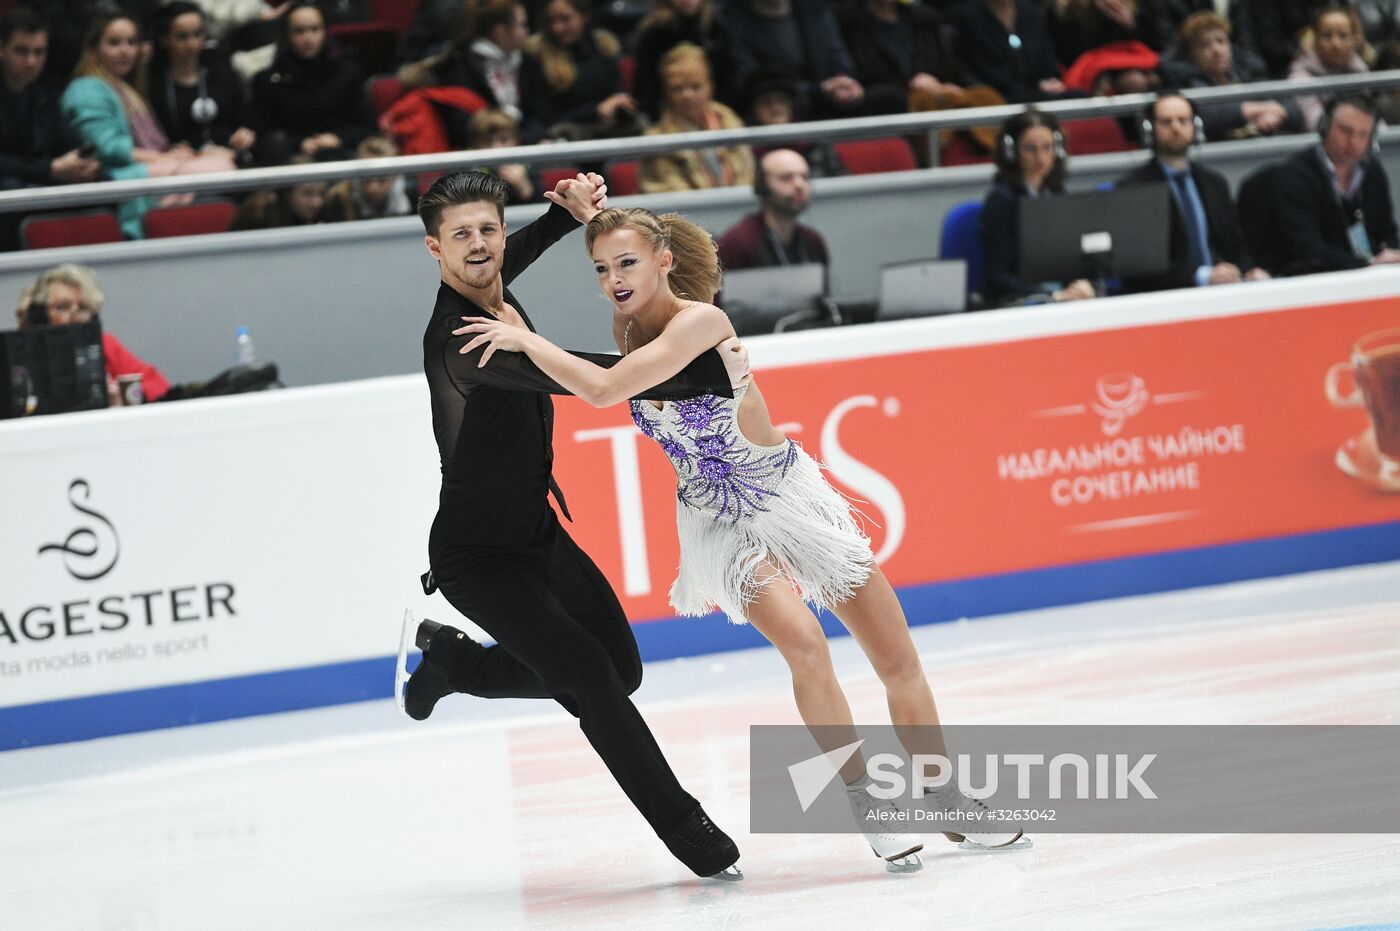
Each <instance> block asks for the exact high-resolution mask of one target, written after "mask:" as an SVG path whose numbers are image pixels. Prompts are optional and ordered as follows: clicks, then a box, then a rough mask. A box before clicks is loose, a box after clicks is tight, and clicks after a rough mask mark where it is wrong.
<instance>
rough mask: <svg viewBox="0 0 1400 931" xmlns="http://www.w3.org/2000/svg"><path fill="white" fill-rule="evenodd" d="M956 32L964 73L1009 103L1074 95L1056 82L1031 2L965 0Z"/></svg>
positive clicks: (1051, 49)
mask: <svg viewBox="0 0 1400 931" xmlns="http://www.w3.org/2000/svg"><path fill="white" fill-rule="evenodd" d="M958 32H959V35H960V36H961V39H962V46H961V52H962V56H963V61H964V62H965V63H966V64H967V67H968V70H969V71H970V72H971V73H972V75H973V76H974V77H975V78H976V79H977V80H978V82H980V83H982V84H986V85H988V86H990V87H994V88H996V89H997V90H998V91H1000V92H1001V95H1002V96H1003V97H1005V98H1006V99H1007V100H1009V101H1011V102H1012V103H1024V102H1031V101H1037V100H1054V99H1057V98H1060V97H1068V96H1077V92H1073V91H1070V90H1069V88H1067V87H1066V86H1065V83H1064V81H1063V80H1061V77H1060V65H1059V62H1057V61H1056V60H1055V45H1054V43H1053V41H1052V40H1051V38H1050V30H1049V29H1048V28H1047V27H1046V25H1045V17H1044V14H1042V13H1041V12H1040V7H1039V6H1038V5H1037V4H1036V3H1035V2H1034V0H968V3H967V4H966V5H965V6H964V7H963V14H962V17H961V20H960V22H959V26H958Z"/></svg>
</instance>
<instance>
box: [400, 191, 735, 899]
mask: <svg viewBox="0 0 1400 931" xmlns="http://www.w3.org/2000/svg"><path fill="white" fill-rule="evenodd" d="M605 192H606V188H605V187H604V186H603V182H602V178H600V177H599V176H597V175H589V176H586V177H585V176H584V175H579V176H578V177H577V178H576V179H567V180H564V181H561V182H560V183H559V185H558V186H557V187H556V188H555V190H554V191H549V192H546V194H545V196H546V197H547V198H548V199H549V200H550V201H551V202H552V204H553V206H551V207H550V208H549V210H548V212H546V213H545V215H544V216H543V217H541V218H540V219H539V220H536V221H535V222H534V223H531V224H530V225H529V226H526V227H524V228H523V229H521V230H520V231H518V232H516V233H513V234H511V235H510V236H509V237H507V236H506V229H505V212H504V208H505V203H506V186H505V184H504V183H503V182H502V181H501V180H500V179H498V178H495V177H492V176H490V175H487V174H483V173H480V172H459V173H457V174H452V175H447V176H445V177H443V178H441V179H439V180H438V181H437V182H436V183H434V184H433V186H432V187H431V188H429V190H428V192H427V193H426V194H424V195H423V197H422V198H421V199H420V200H419V202H418V214H419V217H420V218H421V219H422V220H423V225H424V227H425V228H426V230H427V235H426V237H425V241H426V244H427V247H428V252H429V253H431V254H432V256H433V258H435V259H437V260H438V262H439V266H440V268H441V277H442V284H441V286H440V287H439V288H438V296H437V303H436V306H435V307H434V308H433V315H432V319H431V320H430V321H429V323H428V329H427V331H426V332H425V333H424V335H423V367H424V369H425V371H426V374H427V377H428V386H429V389H430V391H431V394H432V409H433V430H434V432H435V434H436V436H437V442H438V451H439V454H440V455H441V458H442V490H441V493H440V495H439V502H438V513H437V517H436V519H435V520H434V521H433V527H432V531H431V534H430V536H429V540H428V555H429V564H430V567H431V569H430V571H429V572H428V574H426V575H425V576H424V577H423V588H424V590H425V591H426V592H428V593H429V594H431V593H432V592H433V591H434V590H436V589H441V591H442V593H443V595H444V596H445V597H446V598H447V600H448V601H449V602H451V604H452V606H453V607H454V608H456V609H457V610H458V611H459V612H461V613H462V614H463V615H465V616H466V617H469V618H470V619H471V620H472V621H473V622H474V623H475V624H477V625H478V626H479V627H481V628H482V629H483V630H485V631H487V632H488V633H489V634H490V635H491V636H492V637H493V638H495V640H496V645H495V646H491V647H484V646H482V645H481V644H478V643H476V642H475V641H473V640H472V639H470V638H469V637H467V636H466V634H464V633H463V632H462V631H459V630H456V629H454V628H452V627H448V626H446V625H441V624H436V623H434V622H432V621H424V622H423V623H422V624H419V625H417V628H416V631H415V630H414V629H413V625H412V624H411V620H410V619H406V620H405V623H404V632H403V637H402V639H401V641H400V649H399V682H397V683H396V686H395V689H396V693H397V697H398V700H399V702H400V705H401V707H403V708H404V710H405V711H406V712H407V713H408V714H409V715H410V716H411V717H413V718H415V719H417V720H422V719H424V718H426V717H428V715H430V714H431V713H432V710H433V706H434V705H435V704H436V703H437V701H438V699H440V698H442V697H443V696H444V695H447V694H450V693H452V692H465V693H467V694H470V695H478V696H481V697H483V698H553V699H554V700H555V701H557V702H559V704H561V705H563V706H564V708H565V709H567V710H568V711H569V713H570V714H572V715H574V716H575V717H577V718H578V719H579V726H580V728H581V729H582V730H583V733H584V735H585V736H586V737H587V739H588V741H589V743H591V744H592V745H593V748H594V750H596V751H597V753H598V755H599V756H600V757H602V759H603V762H604V763H605V764H606V765H607V767H608V770H609V771H610V772H611V773H612V774H613V778H615V779H616V780H617V782H618V785H619V786H621V787H622V790H623V792H625V793H626V794H627V797H628V798H629V799H631V800H632V803H633V804H634V805H635V806H636V807H637V810H638V811H640V812H641V814H642V816H643V817H644V818H646V819H647V821H648V823H650V825H651V827H652V829H653V830H654V831H655V832H656V834H657V836H658V837H660V838H661V840H662V841H663V842H664V843H665V844H666V846H667V847H668V848H669V849H670V850H671V852H672V853H673V854H674V855H675V856H676V858H677V859H679V860H680V861H681V862H682V863H684V864H685V865H686V866H687V867H689V868H690V869H691V870H692V871H693V872H695V873H696V874H697V875H699V876H710V877H715V878H719V879H739V878H742V874H741V873H740V872H739V870H738V868H737V867H735V866H734V863H735V861H736V860H738V858H739V850H738V848H737V847H736V846H735V845H734V842H733V841H732V840H731V839H730V838H729V837H728V836H727V835H725V833H724V832H723V831H721V830H719V828H717V827H715V825H714V824H713V823H712V822H711V821H710V819H709V818H708V817H707V816H706V814H705V811H704V809H702V808H701V807H700V803H699V802H697V801H696V800H695V799H694V798H692V797H691V796H690V795H689V794H688V793H687V792H686V791H685V790H684V789H682V788H681V785H680V783H679V782H678V781H677V779H676V776H675V774H674V773H673V772H672V771H671V768H670V766H669V765H668V764H667V762H666V759H665V757H664V756H663V755H662V753H661V748H660V747H659V746H657V743H656V740H655V738H654V737H653V736H652V734H651V731H650V729H648V727H647V725H646V722H645V721H643V720H642V717H641V714H640V713H638V711H637V708H636V706H635V705H633V704H632V701H631V699H629V698H628V695H630V694H631V693H632V692H633V691H635V690H636V688H637V686H638V685H639V684H640V683H641V677H642V664H641V659H640V657H639V655H638V652H637V643H636V639H635V638H634V637H633V635H632V630H631V627H630V626H629V625H628V623H627V618H626V616H625V615H624V614H623V611H622V606H621V605H620V604H619V603H618V600H617V596H616V595H615V594H614V593H613V591H612V589H611V588H610V587H609V585H608V583H607V580H606V579H604V578H603V575H602V573H601V572H599V571H598V568H597V567H596V566H595V565H594V564H593V562H592V560H590V559H589V558H588V556H587V555H586V554H585V553H584V552H583V551H582V550H581V549H579V547H578V546H577V545H576V544H575V543H574V541H573V540H572V539H571V538H570V537H569V534H568V533H567V532H566V531H565V530H564V528H563V527H562V526H561V525H560V524H559V521H558V519H557V518H556V517H555V514H554V511H553V510H552V509H551V508H550V506H549V503H548V501H547V500H546V496H547V494H548V493H553V495H554V499H555V501H556V502H557V503H558V505H559V510H560V511H561V512H562V513H563V514H564V516H565V517H566V518H567V517H569V510H568V506H567V505H566V504H565V502H564V495H563V493H562V492H561V491H560V489H559V486H558V484H556V483H555V481H554V478H553V476H552V475H551V474H550V464H551V462H552V461H553V458H554V451H553V444H552V435H553V414H554V408H553V403H552V402H551V400H550V397H549V395H550V394H551V393H553V394H567V393H568V392H567V391H566V390H565V389H564V388H562V387H560V386H559V385H558V384H557V383H555V382H554V381H552V380H551V379H549V378H548V377H547V376H545V375H544V374H543V373H542V372H541V371H540V370H539V369H538V368H537V367H536V366H535V365H534V363H532V362H530V361H529V359H528V358H527V357H526V356H524V355H523V354H521V353H499V354H497V355H496V356H493V357H492V358H491V359H490V361H489V362H488V364H487V365H486V366H484V367H480V366H479V363H480V361H481V355H482V351H481V350H479V349H478V350H476V351H474V352H471V353H468V354H466V355H462V354H460V353H459V352H458V350H459V349H461V347H462V346H463V345H464V344H465V343H466V342H467V341H468V340H469V338H470V337H454V336H453V335H452V330H454V329H455V328H457V327H459V326H461V324H462V319H463V318H464V317H494V318H497V319H500V320H504V321H506V322H509V323H511V324H513V325H516V326H522V327H529V328H530V329H533V326H532V325H531V324H530V320H529V318H528V317H526V316H525V312H524V309H523V308H522V307H521V306H520V302H519V301H518V300H517V299H516V298H515V296H514V295H512V294H511V293H510V291H509V290H508V289H507V285H509V283H510V282H511V281H513V280H514V279H515V277H516V276H517V275H519V274H520V273H521V272H522V271H524V270H525V269H526V268H527V267H528V266H529V265H530V263H531V262H533V261H534V260H535V259H537V258H538V257H539V256H540V254H541V253H542V252H544V250H545V249H546V248H548V247H549V246H550V245H552V244H553V243H555V242H557V241H558V240H559V239H560V238H561V237H563V236H564V235H565V234H566V233H568V232H569V231H571V230H573V229H574V228H575V227H577V226H578V225H580V224H581V223H586V222H587V221H588V220H590V219H592V218H593V216H594V215H595V214H596V213H598V211H599V210H601V209H602V208H603V206H604V204H605V200H606V198H605V196H604V194H605ZM580 355H583V356H585V357H586V358H589V359H592V360H594V361H598V362H599V363H600V364H609V363H614V364H615V363H616V361H617V358H618V357H616V356H609V355H601V354H586V353H581V354H580ZM726 360H727V362H726ZM726 364H728V365H729V366H730V367H731V368H732V373H731V372H730V371H727V370H726ZM747 368H748V366H747V358H746V354H745V353H744V352H743V351H742V347H739V348H738V351H735V349H734V348H733V347H729V348H728V351H725V352H723V353H722V354H721V352H718V351H716V352H710V353H708V354H706V355H705V356H703V357H701V358H700V359H697V360H696V362H695V363H694V364H692V365H691V366H690V367H689V368H687V369H686V370H685V371H683V372H681V373H680V374H679V375H677V376H676V377H675V378H673V379H671V380H670V381H669V382H667V383H665V384H662V385H658V386H657V387H656V388H654V389H652V390H651V391H648V392H646V393H645V395H643V396H644V397H647V398H654V399H665V398H678V397H693V396H695V395H699V394H705V393H709V394H722V395H724V396H726V397H732V396H733V389H732V387H731V383H732V382H733V381H739V380H741V379H742V378H743V377H744V376H745V375H746V374H747ZM410 637H412V638H413V640H414V642H415V643H416V644H417V646H418V648H419V649H421V650H422V651H423V661H422V662H421V663H420V664H419V666H418V668H417V669H416V670H415V671H414V673H413V675H412V676H408V677H405V663H406V654H407V651H408V646H409V643H408V641H409V638H410Z"/></svg>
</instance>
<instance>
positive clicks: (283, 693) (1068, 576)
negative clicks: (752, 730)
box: [0, 523, 1400, 751]
mask: <svg viewBox="0 0 1400 931" xmlns="http://www.w3.org/2000/svg"><path fill="white" fill-rule="evenodd" d="M1394 560H1400V523H1393V524H1381V525H1377V526H1373V527H1359V528H1353V529H1348V530H1334V531H1326V532H1322V533H1309V534H1300V535H1298V536H1294V537H1284V538H1280V539H1276V540H1256V541H1250V542H1248V543H1233V544H1228V545H1225V546H1216V547H1208V548H1204V549H1199V550H1188V551H1182V552H1177V553H1158V554H1154V555H1151V556H1137V557H1130V558H1125V559H1114V560H1104V561H1102V562H1097V563H1090V564H1085V565H1078V566H1061V567H1056V568H1052V569H1040V570H1035V571H1031V572H1018V573H1010V574H1007V575H1002V576H989V577H986V578H977V579H962V580H958V581H955V582H942V583H937V584H932V585H912V586H905V587H902V588H899V589H898V593H899V599H900V602H901V604H903V606H904V609H905V612H906V613H907V614H908V616H909V622H910V625H911V626H920V625H924V624H939V623H948V622H950V621H959V620H964V619H972V618H979V617H989V616H995V615H999V614H1008V613H1012V612H1017V611H1029V610H1034V609H1037V608H1048V607H1054V606H1058V605H1069V604H1077V603H1081V602H1085V601H1098V600H1104V599H1110V598H1127V597H1131V596H1134V595H1148V594H1154V593H1158V592H1167V591H1174V590H1179V589H1184V588H1195V587H1201V586H1205V585H1219V584H1225V583H1229V582H1241V581H1247V580H1251V579H1260V578H1269V577H1273V576H1280V575H1291V574H1295V573H1300V572H1312V571H1318V570H1323V569H1336V568H1342V567H1345V566H1354V565H1364V564H1367V563H1379V562H1389V561H1394ZM821 624H822V629H823V630H825V631H826V633H827V635H828V636H829V637H845V636H849V631H847V630H846V628H845V627H843V626H842V625H841V622H840V621H839V620H837V619H836V618H835V617H834V616H833V615H831V614H829V613H824V614H822V616H821ZM633 630H634V632H635V633H636V635H637V645H638V647H639V648H640V651H641V655H642V659H643V660H644V661H646V662H656V661H660V660H667V659H675V658H678V657H685V656H700V655H705V654H710V653H721V652H728V651H730V650H742V649H747V648H751V647H762V646H765V645H766V644H767V641H766V640H764V638H763V636H762V635H761V634H760V633H759V632H758V631H757V630H756V629H754V628H753V627H750V626H748V625H736V624H731V623H729V621H728V620H727V619H725V618H724V617H723V616H722V615H719V614H711V615H708V616H706V617H698V618H686V617H670V618H658V619H655V620H651V621H645V622H640V623H636V624H634V625H633ZM394 663H395V657H393V656H381V657H374V658H371V659H363V660H356V661H353V662H344V663H332V664H328V665H322V666H309V667H306V668H302V669H285V670H279V671H277V672H267V673H259V674H257V675H248V676H235V677H232V678H227V679H218V680H215V681H212V682H192V683H185V684H180V685H167V686H162V687H159V688H150V689H136V690H133V691H129V692H117V693H113V694H108V695H91V696H85V697H82V698H72V699H66V700H62V701H52V702H40V703H37V704H33V705H21V706H18V707H12V708H0V751H3V750H14V749H18V748H23V747H33V746H42V745H45V744H55V743H65V742H68V741H74V740H90V739H93V738H98V737H109V736H114V735H117V734H123V733H130V732H134V731H146V730H155V729H158V728H166V727H180V726H184V725H190V724H206V723H211V722H214V721H223V720H229V719H232V718H242V717H251V716H254V715H259V714H273V713H277V712H283V711H298V710H303V709H307V708H319V707H324V706H327V705H337V704H347V703H350V702H359V701H377V700H383V699H386V698H390V697H392V696H393V680H394ZM405 726H408V725H407V722H405ZM26 735H28V736H26Z"/></svg>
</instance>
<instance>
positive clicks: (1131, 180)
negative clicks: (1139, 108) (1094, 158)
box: [1118, 94, 1269, 291]
mask: <svg viewBox="0 0 1400 931" xmlns="http://www.w3.org/2000/svg"><path fill="white" fill-rule="evenodd" d="M1197 124H1198V120H1197V115H1196V108H1195V105H1194V104H1192V103H1191V101H1189V100H1187V99H1186V98H1185V97H1182V96H1181V95H1180V94H1163V95H1162V96H1160V97H1158V98H1157V99H1156V100H1154V101H1153V102H1152V104H1151V106H1149V107H1148V108H1147V112H1146V113H1144V114H1143V137H1144V138H1143V142H1144V143H1145V144H1146V146H1147V147H1148V148H1149V149H1151V151H1152V156H1153V157H1152V160H1151V161H1149V162H1147V164H1145V165H1143V166H1141V167H1140V168H1137V169H1135V170H1133V171H1131V172H1129V173H1128V174H1126V175H1124V176H1123V177H1122V178H1120V179H1118V184H1120V185H1127V184H1146V183H1150V182H1158V183H1160V182H1163V181H1165V182H1166V183H1167V187H1168V188H1169V190H1170V191H1171V195H1172V198H1171V203H1172V212H1171V219H1170V223H1171V232H1170V235H1169V239H1168V247H1169V259H1170V264H1169V266H1168V268H1167V271H1166V272H1165V273H1164V274H1161V275H1153V276H1149V277H1144V278H1134V279H1129V280H1128V281H1126V282H1124V284H1125V286H1126V288H1127V289H1128V290H1130V291H1162V290H1166V289H1168V288H1192V287H1199V286H1204V285H1212V284H1231V283H1233V282H1237V281H1241V280H1243V279H1246V278H1248V279H1257V278H1267V277H1269V273H1268V272H1266V271H1264V270H1263V269H1261V268H1254V267H1253V263H1252V262H1251V261H1250V258H1249V255H1248V253H1247V252H1246V250H1245V248H1244V237H1243V235H1242V234H1241V233H1240V223H1239V216H1238V215H1237V214H1236V212H1235V204H1234V201H1233V200H1232V199H1231V197H1230V184H1229V182H1228V181H1226V180H1225V177H1224V176H1223V175H1221V174H1220V173H1219V172H1217V171H1212V170H1211V169H1209V168H1207V167H1205V166H1204V165H1199V164H1196V163H1195V162H1193V161H1191V158H1190V153H1191V146H1193V145H1195V144H1196V142H1197V141H1198V140H1197V136H1198V134H1199V133H1200V128H1199V126H1198V125H1197Z"/></svg>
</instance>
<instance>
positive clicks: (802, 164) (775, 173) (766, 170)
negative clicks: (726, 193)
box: [717, 149, 830, 269]
mask: <svg viewBox="0 0 1400 931" xmlns="http://www.w3.org/2000/svg"><path fill="white" fill-rule="evenodd" d="M753 187H754V193H755V194H757V195H758V204H759V211H758V212H757V213H751V214H749V215H748V216H746V217H744V218H743V219H742V220H740V221H739V222H738V223H736V224H734V226H732V227H730V228H729V230H728V231H726V232H725V234H724V235H723V236H721V237H720V238H719V242H718V243H717V245H718V246H719V260H720V264H721V265H722V266H723V267H724V268H726V269H739V268H765V267H768V266H772V265H801V264H804V263H807V262H819V263H821V264H822V265H828V264H830V259H829V258H828V256H827V250H826V240H824V239H823V238H822V235H821V233H818V232H817V231H816V230H814V229H813V228H812V227H810V226H804V225H803V224H801V223H798V222H797V218H798V217H799V216H801V215H802V213H803V212H804V211H805V210H806V209H807V208H808V207H809V206H810V205H811V203H812V176H811V172H810V170H809V169H808V167H807V161H806V159H804V158H803V157H802V156H801V155H799V154H797V153H796V152H794V151H792V150H791V149H774V150H773V151H771V152H769V153H767V154H766V155H764V156H763V157H762V158H761V159H759V161H758V171H757V173H756V174H755V176H754V186H753Z"/></svg>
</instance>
